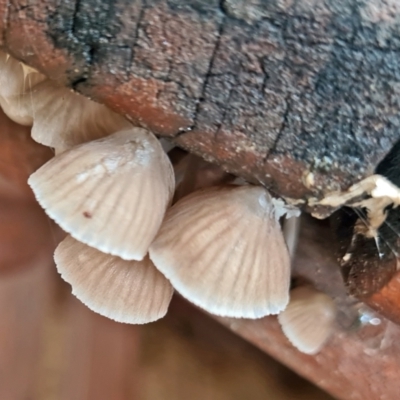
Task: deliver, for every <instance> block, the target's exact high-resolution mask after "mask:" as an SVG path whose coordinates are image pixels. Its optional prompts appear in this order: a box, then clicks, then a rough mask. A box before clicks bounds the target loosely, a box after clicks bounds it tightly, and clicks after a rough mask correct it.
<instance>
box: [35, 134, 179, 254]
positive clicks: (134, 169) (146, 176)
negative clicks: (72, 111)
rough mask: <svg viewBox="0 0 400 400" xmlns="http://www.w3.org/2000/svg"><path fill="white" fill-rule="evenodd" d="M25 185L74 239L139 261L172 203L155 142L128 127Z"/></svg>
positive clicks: (54, 163) (165, 162) (71, 153)
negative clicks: (30, 188)
mask: <svg viewBox="0 0 400 400" xmlns="http://www.w3.org/2000/svg"><path fill="white" fill-rule="evenodd" d="M28 183H29V185H30V186H31V187H32V189H33V192H34V194H35V196H36V198H37V200H38V202H39V204H40V205H41V206H42V207H43V208H44V210H45V211H46V213H47V214H48V215H49V216H50V217H51V218H53V219H54V220H55V221H56V222H57V223H58V224H59V225H60V226H61V228H63V229H64V230H65V231H66V232H68V233H70V234H71V235H72V236H73V237H74V238H75V239H77V240H79V241H81V242H83V243H85V244H87V245H89V246H91V247H94V248H96V249H98V250H100V251H102V252H103V253H108V254H112V255H116V256H119V257H121V258H123V259H125V260H142V259H143V257H144V256H145V255H146V253H147V251H148V248H149V246H150V243H151V242H152V241H153V239H154V237H155V235H156V234H157V231H158V229H159V227H160V225H161V222H162V220H163V217H164V214H165V211H166V209H167V207H168V206H169V204H170V202H171V199H172V196H173V192H174V173H173V169H172V165H171V163H170V161H169V159H168V157H167V155H166V154H165V153H164V151H163V149H162V147H161V145H160V143H159V141H158V140H157V138H156V137H155V136H154V135H153V134H152V133H151V132H149V131H146V130H145V129H141V128H132V129H129V130H123V131H120V132H117V133H115V134H113V135H111V136H108V137H106V138H102V139H98V140H95V141H92V142H89V143H84V144H82V145H80V146H77V147H74V148H72V149H70V150H67V151H65V152H63V153H61V154H59V155H57V156H55V157H54V158H53V159H51V160H50V161H49V162H47V163H46V164H45V165H43V166H42V167H41V168H40V169H39V170H37V171H36V172H35V173H34V174H32V175H31V176H30V178H29V180H28Z"/></svg>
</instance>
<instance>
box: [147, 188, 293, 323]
mask: <svg viewBox="0 0 400 400" xmlns="http://www.w3.org/2000/svg"><path fill="white" fill-rule="evenodd" d="M271 200H272V199H271V196H270V195H269V194H268V192H267V191H266V190H265V189H264V188H262V187H257V186H250V185H248V186H234V185H230V186H218V187H212V188H208V189H204V190H200V191H197V192H194V193H192V194H191V195H189V196H187V197H184V198H183V199H181V200H180V201H178V202H177V203H176V204H175V205H174V206H173V207H172V208H170V209H169V210H168V212H167V214H166V217H165V220H164V222H163V224H162V226H161V229H160V231H159V233H158V235H157V237H156V239H155V241H154V242H153V243H152V244H151V246H150V251H149V252H150V258H151V259H152V261H153V262H154V264H155V266H156V267H157V268H158V269H159V270H160V271H161V272H162V273H163V274H164V275H165V276H166V277H167V278H168V279H169V280H170V282H171V283H172V285H173V286H174V288H175V289H176V290H177V291H178V292H179V293H181V294H182V295H183V296H184V297H185V298H186V299H188V300H189V301H191V302H192V303H194V304H196V305H197V306H199V307H201V308H203V309H205V310H207V311H209V312H210V313H213V314H216V315H220V316H228V317H237V318H260V317H263V316H265V315H268V314H277V313H279V312H280V311H282V310H283V309H284V308H285V307H286V305H287V303H288V300H289V283H290V258H289V254H288V251H287V248H286V245H285V242H284V239H283V236H282V232H281V228H280V225H279V222H278V220H277V218H276V215H275V210H274V207H273V205H272V201H271Z"/></svg>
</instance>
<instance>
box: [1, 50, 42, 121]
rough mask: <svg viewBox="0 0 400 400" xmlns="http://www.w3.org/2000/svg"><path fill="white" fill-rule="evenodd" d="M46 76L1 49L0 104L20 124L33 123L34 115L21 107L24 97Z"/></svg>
mask: <svg viewBox="0 0 400 400" xmlns="http://www.w3.org/2000/svg"><path fill="white" fill-rule="evenodd" d="M45 79H46V77H45V76H44V75H42V74H41V73H39V72H38V71H36V70H34V69H33V68H31V67H28V66H27V65H25V64H23V63H21V62H20V61H17V60H15V59H14V58H13V57H11V56H10V55H8V54H7V53H3V52H1V51H0V106H1V108H2V109H3V111H4V112H5V114H7V116H8V117H9V118H11V119H12V120H13V121H15V122H17V123H18V124H20V125H32V123H33V117H32V115H31V114H30V113H27V112H26V110H25V107H23V106H22V107H21V102H22V101H23V99H24V97H25V96H26V95H27V94H29V93H30V91H31V89H32V88H33V87H34V86H36V85H37V84H38V83H40V82H42V81H44V80H45Z"/></svg>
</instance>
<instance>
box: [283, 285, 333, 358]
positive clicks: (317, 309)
mask: <svg viewBox="0 0 400 400" xmlns="http://www.w3.org/2000/svg"><path fill="white" fill-rule="evenodd" d="M335 318H336V306H335V303H334V301H333V300H332V299H331V298H330V297H329V296H328V295H326V294H325V293H322V292H320V291H318V290H316V289H315V288H313V287H312V286H309V285H305V286H299V287H297V288H295V289H293V290H291V291H290V302H289V305H288V306H287V308H286V309H285V310H284V311H283V312H281V313H280V314H279V315H278V320H279V323H280V324H281V327H282V331H283V333H284V334H285V336H286V337H287V338H288V339H289V341H290V342H291V343H292V344H293V346H294V347H296V348H297V349H298V350H300V351H301V352H303V353H306V354H316V353H318V352H319V351H320V350H321V348H322V346H323V345H324V343H325V342H326V341H327V339H328V338H329V336H330V334H331V333H332V331H333V325H334V322H335Z"/></svg>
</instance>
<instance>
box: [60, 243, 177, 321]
mask: <svg viewBox="0 0 400 400" xmlns="http://www.w3.org/2000/svg"><path fill="white" fill-rule="evenodd" d="M54 260H55V262H56V266H57V270H58V272H59V273H60V274H61V276H62V278H63V279H64V280H65V281H66V282H68V283H69V284H70V285H71V286H72V293H73V294H74V295H75V296H76V297H77V298H78V299H79V300H80V301H81V302H82V303H84V304H85V305H86V306H88V307H89V308H90V309H91V310H93V311H95V312H97V313H99V314H101V315H104V316H105V317H108V318H111V319H113V320H115V321H117V322H125V323H129V324H145V323H148V322H152V321H156V320H157V319H160V318H162V317H163V316H164V315H165V314H166V313H167V310H168V306H169V303H170V301H171V297H172V294H173V288H172V286H171V284H170V283H169V282H168V280H167V279H166V278H164V276H163V275H162V274H161V273H160V272H159V271H158V270H157V269H156V268H155V267H154V265H153V263H152V262H151V261H150V259H149V257H148V256H146V257H145V258H144V259H143V260H142V261H125V260H122V259H121V258H119V257H115V256H111V255H109V254H104V253H101V252H100V251H98V250H96V249H93V248H91V247H89V246H87V245H85V244H83V243H81V242H78V241H77V240H75V239H73V238H72V237H71V236H67V238H66V239H64V240H63V241H62V242H61V243H60V244H59V246H58V247H57V249H56V251H55V254H54Z"/></svg>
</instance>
